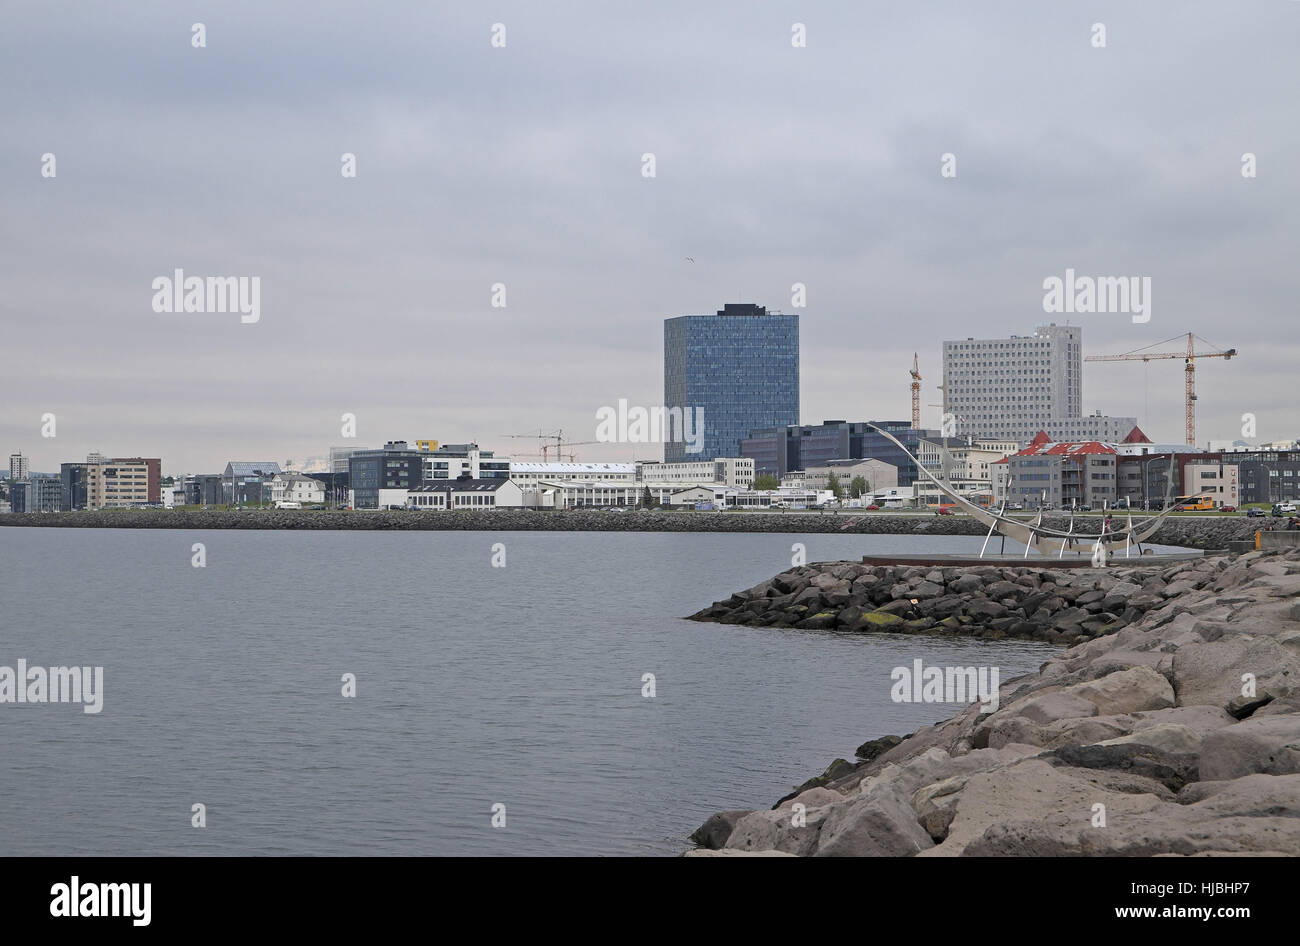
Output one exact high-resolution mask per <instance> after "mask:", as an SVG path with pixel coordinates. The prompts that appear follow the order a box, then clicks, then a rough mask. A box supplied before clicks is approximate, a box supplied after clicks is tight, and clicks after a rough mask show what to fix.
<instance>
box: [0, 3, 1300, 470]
mask: <svg viewBox="0 0 1300 946" xmlns="http://www.w3.org/2000/svg"><path fill="white" fill-rule="evenodd" d="M1177 9H1178V11H1179V15H1178V16H1173V17H1171V16H1169V15H1168V8H1166V9H1163V10H1162V9H1159V8H1155V7H1144V8H1142V9H1128V8H1126V7H1124V6H1123V5H1121V4H1116V3H1099V4H1097V9H1096V10H1093V11H1089V12H1088V13H1087V15H1086V16H1083V15H1081V14H1077V13H1075V12H1071V11H1069V10H1067V9H1032V8H1029V9H1026V8H1024V7H1023V6H1020V5H1017V6H1012V5H1002V4H992V5H989V6H988V7H987V8H981V9H978V10H976V9H970V8H968V7H967V6H965V5H961V4H955V3H947V4H935V5H933V6H932V7H927V8H926V9H924V10H921V9H898V10H888V11H868V10H865V9H859V8H857V7H855V6H853V5H851V4H831V5H826V6H819V7H818V8H817V9H815V10H811V9H810V10H808V11H800V12H798V13H795V12H791V11H784V12H782V11H775V12H765V13H758V14H755V13H753V12H752V11H749V10H748V9H747V8H745V7H743V6H742V5H737V4H731V5H728V4H723V5H720V6H718V7H717V8H714V9H710V10H705V11H701V10H697V9H694V8H691V7H689V6H687V5H679V4H672V3H668V4H664V5H661V6H659V7H657V8H656V9H655V10H654V11H645V10H605V9H602V8H600V7H599V6H597V5H577V6H575V7H573V8H571V9H568V10H565V11H554V10H540V9H535V8H530V7H529V6H528V5H525V4H519V3H505V4H503V5H502V8H501V9H500V10H494V11H492V13H491V14H490V15H487V14H484V13H482V12H480V11H477V10H475V9H473V8H472V7H468V6H465V7H458V6H453V7H448V8H444V9H440V10H436V11H435V10H428V9H423V8H417V7H412V8H411V11H410V16H409V17H405V18H402V22H403V26H402V27H401V28H400V29H399V28H397V27H396V26H393V25H391V24H390V25H388V26H385V27H376V26H375V25H374V24H373V23H372V22H371V20H370V18H369V16H368V14H367V13H366V12H365V11H362V10H355V11H354V10H346V9H344V10H337V11H332V12H331V14H330V16H329V17H328V18H321V17H318V16H317V12H318V11H317V10H316V8H315V7H313V6H311V5H306V4H286V5H283V6H279V7H277V8H275V9H261V8H256V7H253V6H249V5H234V6H230V7H229V8H223V9H222V10H221V11H214V12H208V11H204V12H202V13H198V12H195V13H194V14H192V15H191V14H189V13H186V14H185V15H177V14H173V13H170V12H168V11H166V10H165V8H163V7H158V6H152V7H151V6H150V5H144V6H143V7H142V8H138V9H137V8H132V9H127V10H113V11H108V10H88V11H85V12H84V15H82V16H80V17H78V19H77V20H76V21H75V22H68V21H65V20H63V19H62V18H57V17H55V16H54V15H53V14H52V13H50V12H49V11H46V10H44V9H41V8H37V7H25V8H19V9H16V10H14V11H12V12H11V13H10V15H9V17H8V22H9V28H8V29H7V30H6V31H5V33H4V35H3V36H0V51H2V52H3V55H0V77H2V78H3V81H4V82H5V85H6V87H7V88H10V89H12V90H14V92H15V93H16V94H14V95H11V96H10V97H8V98H7V99H6V104H5V105H4V106H3V108H4V116H5V119H6V125H7V128H8V131H9V133H8V134H7V135H6V136H5V139H4V141H3V143H0V169H2V170H3V172H4V173H3V177H2V183H0V194H2V195H3V198H4V202H5V206H6V208H7V209H9V211H10V212H9V213H8V214H6V215H5V220H4V222H3V223H0V227H3V228H4V230H3V232H4V233H5V236H6V237H7V238H8V239H7V240H6V245H7V246H9V247H10V248H11V252H10V253H9V254H8V255H7V256H6V258H5V262H4V265H5V267H6V269H5V273H6V275H7V276H8V277H9V278H8V279H6V286H7V288H8V290H9V291H8V292H7V294H6V296H5V298H4V299H3V300H2V301H0V307H2V308H0V312H2V313H3V316H2V318H3V321H4V324H5V326H6V336H5V343H4V345H3V346H0V377H3V379H4V390H5V397H4V399H3V402H0V443H2V444H3V446H4V449H6V450H8V451H10V452H15V451H19V450H21V451H22V452H24V453H25V454H27V455H28V456H29V457H31V460H32V468H33V469H35V470H51V469H55V468H57V465H58V463H59V462H60V461H62V460H68V459H78V458H81V457H84V456H85V455H86V454H88V453H90V452H91V451H94V450H100V451H103V452H105V453H110V454H123V455H132V456H136V455H145V456H162V457H163V458H164V460H165V461H166V462H167V463H168V465H169V468H172V469H178V470H204V469H207V468H210V467H212V466H213V465H214V464H216V463H218V462H223V460H224V459H225V458H229V457H231V456H254V457H257V456H267V457H275V458H276V459H278V460H283V459H285V458H286V457H293V458H295V459H301V458H305V457H308V456H319V455H323V454H325V453H327V451H328V448H329V447H330V446H331V445H337V444H339V443H340V442H342V441H341V440H340V438H339V428H340V416H341V415H342V414H344V413H353V414H355V415H356V417H357V430H358V437H357V441H356V442H357V443H358V444H359V445H366V446H376V445H379V444H382V443H383V442H384V441H385V440H388V439H391V438H395V437H415V436H432V437H438V438H439V439H442V440H444V441H451V442H463V441H471V440H473V441H476V442H478V443H480V444H481V445H482V446H483V447H484V448H486V449H494V450H497V451H498V452H501V453H505V452H514V453H518V452H521V451H520V443H521V442H520V441H517V440H507V439H504V438H503V436H502V435H504V434H518V433H524V432H528V431H531V430H539V429H540V430H556V429H564V430H565V431H566V432H571V435H572V436H573V437H574V438H575V439H578V440H592V439H595V437H593V436H582V435H581V434H582V433H584V432H591V431H594V430H595V427H596V424H597V421H596V419H595V415H596V411H597V410H598V409H599V408H600V407H601V406H602V405H608V404H614V403H617V401H618V400H619V399H620V398H626V399H627V400H628V401H629V402H630V403H633V404H643V405H654V404H657V403H658V402H659V400H660V398H661V394H662V391H661V389H662V367H663V366H662V362H661V360H660V354H659V343H658V340H659V331H660V326H661V324H662V321H663V320H664V319H665V318H670V317H674V316H676V315H680V314H684V313H691V312H701V311H712V310H714V309H716V308H718V307H720V306H722V305H723V304H725V303H726V302H739V301H754V302H757V303H758V304H760V305H765V306H767V307H768V308H769V309H772V310H781V311H785V312H792V313H798V314H800V315H801V322H802V326H803V327H802V338H801V347H802V354H803V372H802V377H801V392H800V403H801V417H800V418H799V419H800V421H801V422H802V423H816V422H818V421H820V420H823V419H827V418H849V419H852V418H865V417H905V416H907V408H908V403H907V398H908V392H907V389H906V387H905V385H906V384H907V383H908V380H909V379H908V377H907V369H908V368H909V367H910V365H911V354H912V352H913V351H917V352H919V353H920V356H921V371H922V374H923V375H924V376H925V379H926V380H925V382H924V388H923V392H922V394H923V397H922V403H923V407H922V425H923V426H926V427H932V426H938V420H939V418H938V414H939V409H938V408H934V407H930V406H929V405H930V404H931V403H936V402H938V401H940V392H939V391H938V390H937V388H936V386H935V385H936V384H937V381H938V380H939V378H940V376H941V369H942V361H941V350H940V345H941V342H942V340H944V339H947V338H965V337H967V336H972V335H973V336H977V337H994V338H997V337H1006V336H1009V335H1011V334H1020V333H1023V332H1025V331H1027V330H1028V328H1029V327H1031V326H1033V325H1034V324H1037V323H1039V322H1042V321H1047V320H1051V319H1055V320H1056V321H1057V322H1058V323H1059V322H1062V321H1064V319H1063V318H1062V317H1061V316H1059V315H1048V313H1046V312H1045V311H1044V302H1045V300H1044V289H1043V283H1044V280H1045V279H1048V278H1059V276H1060V274H1061V273H1063V272H1067V271H1069V270H1075V271H1077V272H1080V273H1090V274H1113V275H1117V276H1119V275H1133V276H1142V277H1144V278H1145V277H1150V279H1151V285H1152V297H1151V298H1149V299H1147V303H1148V304H1149V307H1150V309H1149V312H1148V313H1147V315H1148V316H1149V318H1150V321H1148V322H1146V323H1142V324H1137V323H1135V322H1134V321H1133V320H1132V319H1130V318H1129V317H1128V316H1126V315H1123V314H1119V315H1116V314H1113V313H1111V314H1103V313H1096V314H1084V313H1080V314H1078V315H1076V316H1075V318H1074V319H1072V320H1071V321H1072V322H1075V323H1077V324H1080V325H1082V326H1083V327H1084V328H1085V329H1086V332H1087V338H1088V342H1087V345H1086V347H1085V350H1084V355H1088V354H1093V353H1102V352H1124V351H1130V350H1133V349H1136V348H1140V347H1142V346H1145V345H1150V344H1152V343H1156V342H1159V341H1161V340H1163V339H1166V338H1170V337H1173V336H1176V335H1178V334H1180V333H1183V332H1187V331H1193V332H1196V333H1197V334H1198V335H1200V336H1203V337H1205V338H1208V339H1210V340H1211V341H1213V342H1214V343H1216V344H1219V345H1222V346H1223V347H1236V348H1238V349H1239V350H1240V352H1241V357H1240V359H1235V360H1234V361H1233V362H1231V363H1223V364H1217V365H1215V366H1214V367H1213V368H1212V369H1210V370H1207V371H1205V372H1204V373H1203V375H1202V376H1201V377H1200V378H1199V379H1198V382H1199V391H1198V393H1199V395H1200V401H1199V403H1198V414H1199V421H1200V427H1201V434H1200V436H1199V438H1198V439H1200V440H1201V441H1202V443H1204V442H1205V441H1207V440H1210V439H1223V440H1231V439H1237V438H1238V437H1239V436H1241V432H1240V428H1241V426H1242V420H1241V417H1242V415H1243V414H1246V413H1251V414H1253V415H1255V417H1256V418H1257V419H1258V435H1257V437H1256V438H1253V439H1258V440H1279V439H1285V438H1290V437H1294V436H1296V434H1297V433H1300V430H1297V428H1298V427H1300V424H1297V423H1296V418H1295V416H1294V411H1293V407H1292V404H1293V398H1292V395H1291V394H1290V391H1291V389H1292V387H1293V381H1292V379H1293V376H1294V365H1295V363H1296V357H1297V354H1300V352H1298V351H1297V346H1296V345H1295V344H1294V343H1292V342H1291V341H1290V338H1291V337H1292V335H1291V334H1290V332H1289V331H1288V329H1289V327H1290V324H1291V308H1292V306H1293V301H1292V300H1293V299H1294V298H1295V296H1296V288H1297V287H1296V274H1295V268H1294V265H1293V260H1294V258H1295V255H1296V250H1297V248H1298V247H1300V239H1297V226H1300V221H1296V220H1295V219H1294V218H1293V217H1290V216H1288V215H1286V214H1285V213H1284V212H1283V210H1282V209H1280V208H1285V207H1286V206H1288V205H1289V204H1290V203H1292V202H1294V200H1295V198H1296V196H1297V194H1296V182H1295V179H1294V175H1291V174H1290V173H1288V172H1287V170H1286V169H1287V168H1289V167H1290V163H1291V162H1290V161H1289V157H1288V156H1289V155H1293V154H1295V153H1296V151H1297V150H1298V146H1300V141H1298V140H1297V137H1298V136H1297V130H1296V129H1295V127H1294V122H1293V121H1291V120H1290V117H1291V114H1290V113H1291V104H1290V96H1289V95H1288V94H1287V92H1288V90H1289V89H1290V88H1292V87H1293V86H1294V78H1295V70H1296V66H1295V64H1294V63H1291V62H1287V61H1284V59H1282V58H1279V57H1266V58H1260V57H1258V56H1257V55H1255V51H1256V50H1257V49H1258V48H1260V46H1261V44H1264V45H1267V46H1271V45H1272V44H1273V43H1275V42H1276V41H1277V38H1278V37H1279V36H1285V35H1293V36H1294V35H1295V34H1296V33H1297V31H1298V30H1300V27H1298V26H1297V21H1296V18H1295V16H1294V9H1292V6H1291V5H1290V4H1276V5H1271V4H1259V5H1256V6H1253V7H1252V9H1251V14H1250V16H1249V17H1234V18H1233V19H1232V23H1233V29H1232V30H1229V31H1225V30H1223V29H1221V28H1220V27H1221V22H1220V21H1221V19H1222V18H1223V17H1224V16H1226V15H1227V14H1225V13H1224V12H1223V10H1222V8H1221V7H1220V6H1218V5H1211V4H1209V3H1191V4H1184V5H1180V6H1179V7H1178V8H1177ZM741 11H743V12H744V13H745V14H746V15H744V16H740V15H737V14H738V12H741ZM999 13H1001V14H1006V15H998V14H999ZM1012 13H1014V15H1011V14H1012ZM796 17H798V19H799V20H800V21H801V22H804V23H805V24H806V26H807V46H806V48H794V47H792V45H791V42H790V30H791V22H793V21H794V20H795V19H796ZM205 18H206V19H205ZM199 19H204V21H205V23H206V26H207V45H206V47H205V48H202V49H196V48H193V47H192V46H191V45H190V24H191V22H192V21H194V20H199ZM1094 19H1104V20H1105V21H1106V23H1107V26H1108V30H1109V33H1108V35H1109V42H1108V45H1107V47H1106V48H1102V49H1098V48H1095V47H1093V46H1092V45H1091V43H1090V41H1089V39H1090V34H1089V27H1090V25H1091V22H1092V20H1094ZM496 21H501V22H504V23H505V24H506V25H507V27H508V28H509V34H508V35H509V39H508V43H507V45H506V46H505V47H504V48H494V47H493V46H492V45H491V44H490V41H489V40H490V27H491V26H492V23H493V22H496ZM1085 21H1087V22H1085ZM665 55H670V56H671V57H672V59H671V61H672V64H673V67H672V68H670V69H664V68H663V63H664V59H663V57H664V56H665ZM123 60H129V61H131V62H132V63H133V67H132V69H131V70H122V69H120V68H117V66H118V64H120V62H121V61H123ZM722 61H725V62H726V63H727V68H725V69H722V68H719V63H720V62H722ZM375 62H383V63H384V64H385V69H384V70H383V71H382V74H375V72H374V70H373V69H372V68H371V66H372V64H373V63H375ZM323 63H329V66H328V67H326V68H322V67H321V65H322V64H323ZM74 66H75V68H74ZM466 74H473V75H474V76H475V84H474V85H473V86H472V87H469V88H467V87H466V86H465V84H464V82H463V81H462V77H463V76H464V75H466ZM1027 74H1032V75H1033V76H1034V81H1032V82H1027V81H1025V76H1026V75H1027ZM91 75H93V76H95V77H96V81H95V82H93V83H90V82H87V81H86V80H85V77H86V76H91ZM232 75H238V77H239V78H238V81H232V78H231V77H232ZM1242 102H1249V104H1250V108H1249V109H1248V110H1247V111H1248V115H1243V110H1242V108H1241V103H1242ZM47 153H49V154H53V155H55V156H56V157H57V162H58V164H57V175H56V176H55V177H52V178H47V177H42V174H41V169H42V156H43V155H45V154H47ZM647 153H651V154H654V155H655V157H656V162H655V166H656V176H655V177H653V178H647V177H645V176H643V168H644V164H643V156H644V155H645V154H647ZM1247 153H1250V154H1252V155H1256V156H1257V157H1258V176H1257V177H1254V178H1245V177H1243V175H1242V157H1243V155H1245V154H1247ZM344 154H353V155H355V158H356V168H357V175H356V177H355V178H344V177H343V176H341V174H340V157H341V156H342V155H344ZM947 154H952V155H954V156H955V169H956V176H955V177H952V178H946V177H944V176H942V173H941V171H942V167H943V156H944V155H947ZM470 156H472V157H473V160H470ZM177 269H182V270H184V272H185V273H187V274H195V275H199V276H202V277H208V278H211V277H215V276H231V277H244V276H247V277H258V278H259V279H260V313H259V319H258V321H256V322H255V323H252V324H245V323H244V322H243V321H242V320H241V317H240V315H238V314H235V313H233V312H231V313H227V314H221V313H213V312H194V313H175V312H172V313H167V312H155V311H154V309H153V307H152V306H151V300H152V299H153V297H154V290H153V288H152V283H153V281H154V280H155V279H157V278H159V277H164V276H170V275H171V274H172V273H173V272H175V270H177ZM498 284H500V285H502V286H503V287H504V288H505V292H506V300H505V301H506V303H507V304H506V305H505V307H504V308H494V307H493V305H492V301H493V298H494V289H493V287H494V286H496V285H498ZM796 285H801V286H803V287H804V289H805V291H806V300H805V301H806V306H796V304H795V301H794V298H793V297H794V295H795V290H794V288H793V287H795V286H796ZM1148 391H1149V402H1150V409H1149V410H1148V409H1147V408H1146V402H1147V397H1148V393H1147V392H1148ZM1097 410H1100V411H1101V412H1102V413H1103V414H1106V415H1114V416H1136V417H1137V418H1138V422H1139V424H1140V425H1141V426H1142V428H1143V429H1144V430H1146V431H1147V432H1148V433H1149V434H1150V435H1151V436H1152V437H1153V438H1155V439H1156V440H1161V441H1165V440H1171V439H1175V438H1176V437H1177V433H1178V430H1179V429H1180V427H1181V415H1182V389H1181V376H1180V373H1179V370H1178V366H1177V365H1176V364H1174V363H1168V364H1160V363H1156V364H1153V365H1151V366H1150V367H1149V368H1146V369H1144V368H1142V367H1141V366H1135V365H1123V364H1117V365H1091V366H1089V367H1088V368H1087V369H1086V379H1085V385H1084V392H1083V405H1082V411H1083V413H1084V414H1090V413H1092V412H1093V411H1097ZM46 413H53V414H55V415H56V417H57V420H58V436H57V438H56V439H53V440H47V439H43V438H41V436H40V429H41V424H42V421H41V418H42V416H43V415H45V414H46ZM1247 439H1252V438H1247ZM638 446H652V445H638ZM636 449H638V447H633V448H632V449H631V450H630V449H629V446H628V445H622V444H610V445H591V446H587V447H584V448H583V450H582V456H583V458H584V459H591V460H601V459H623V458H626V457H627V456H628V455H629V453H631V452H632V451H633V450H636ZM638 455H639V454H638Z"/></svg>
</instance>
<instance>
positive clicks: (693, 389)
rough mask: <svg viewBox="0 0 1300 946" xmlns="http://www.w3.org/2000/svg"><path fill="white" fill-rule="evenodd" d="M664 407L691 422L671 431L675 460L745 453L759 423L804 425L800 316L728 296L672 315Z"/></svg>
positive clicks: (669, 458)
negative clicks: (709, 306) (707, 307)
mask: <svg viewBox="0 0 1300 946" xmlns="http://www.w3.org/2000/svg"><path fill="white" fill-rule="evenodd" d="M663 406H664V408H665V409H666V414H667V415H668V416H669V417H673V416H677V417H681V418H683V420H684V422H685V426H686V427H687V428H688V429H683V430H675V429H674V430H669V431H667V432H666V436H665V442H664V461H665V462H667V463H679V462H683V461H686V460H697V461H698V460H713V459H715V458H718V457H737V456H742V455H743V454H742V452H741V450H740V444H741V441H742V440H744V439H745V438H746V437H748V436H749V432H750V431H751V430H755V429H759V428H770V427H784V426H787V425H790V424H798V423H799V316H797V315H783V314H780V313H769V312H768V311H767V309H765V308H764V307H762V306H758V305H753V304H749V303H727V304H726V305H725V306H723V308H721V309H719V310H718V311H717V312H716V313H715V314H713V315H683V316H679V317H677V318H671V319H665V320H664V404H663ZM697 422H698V427H699V428H702V432H701V430H697V429H696V425H697ZM693 438H697V439H695V442H694V443H690V442H687V441H688V440H692V439H693Z"/></svg>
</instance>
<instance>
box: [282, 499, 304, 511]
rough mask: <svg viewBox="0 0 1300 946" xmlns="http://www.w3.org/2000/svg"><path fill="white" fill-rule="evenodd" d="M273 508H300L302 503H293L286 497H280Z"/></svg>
mask: <svg viewBox="0 0 1300 946" xmlns="http://www.w3.org/2000/svg"><path fill="white" fill-rule="evenodd" d="M275 508H276V509H301V508H302V503H295V502H290V501H289V500H287V499H282V500H280V501H279V502H278V503H276V504H275Z"/></svg>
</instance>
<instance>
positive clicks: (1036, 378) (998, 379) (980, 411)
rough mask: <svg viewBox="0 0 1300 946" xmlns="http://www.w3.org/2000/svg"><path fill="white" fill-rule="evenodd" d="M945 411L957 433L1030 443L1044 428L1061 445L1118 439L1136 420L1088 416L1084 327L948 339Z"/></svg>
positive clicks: (1052, 326) (1041, 328) (1044, 327)
mask: <svg viewBox="0 0 1300 946" xmlns="http://www.w3.org/2000/svg"><path fill="white" fill-rule="evenodd" d="M943 396H944V405H943V409H944V412H945V413H947V414H951V415H952V416H953V419H954V421H955V429H954V431H953V432H955V433H956V434H958V435H959V436H971V437H975V438H979V439H983V440H1015V441H1016V442H1017V443H1025V442H1027V441H1028V440H1030V439H1031V438H1032V437H1033V436H1034V435H1035V434H1036V433H1037V432H1038V431H1045V432H1046V433H1047V435H1048V436H1049V437H1050V438H1053V439H1054V440H1056V441H1057V442H1064V441H1066V440H1076V441H1081V440H1099V441H1103V442H1112V443H1113V442H1115V441H1117V440H1119V439H1120V438H1121V437H1122V436H1123V435H1124V434H1125V433H1126V432H1127V431H1129V430H1131V429H1132V428H1133V427H1134V426H1136V424H1137V419H1136V418H1134V417H1105V416H1103V415H1101V414H1100V413H1099V412H1098V413H1093V414H1090V415H1087V416H1084V414H1083V329H1082V328H1081V327H1080V326H1077V325H1057V324H1056V323H1055V322H1053V323H1051V324H1049V325H1040V326H1038V328H1037V330H1036V331H1035V333H1034V334H1033V335H1029V336H1018V335H1012V336H1011V337H1010V338H966V339H962V340H959V341H945V342H944V343H943Z"/></svg>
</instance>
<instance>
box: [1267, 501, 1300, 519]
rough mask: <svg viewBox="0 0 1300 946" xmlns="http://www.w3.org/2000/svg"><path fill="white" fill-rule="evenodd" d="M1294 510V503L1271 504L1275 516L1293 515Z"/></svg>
mask: <svg viewBox="0 0 1300 946" xmlns="http://www.w3.org/2000/svg"><path fill="white" fill-rule="evenodd" d="M1296 511H1297V510H1296V505H1295V503H1274V505H1273V515H1274V516H1275V517H1277V518H1281V517H1282V516H1294V515H1295V514H1296Z"/></svg>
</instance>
